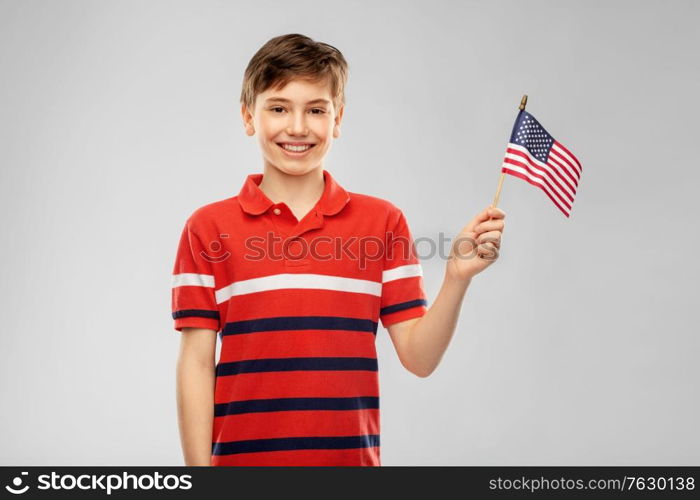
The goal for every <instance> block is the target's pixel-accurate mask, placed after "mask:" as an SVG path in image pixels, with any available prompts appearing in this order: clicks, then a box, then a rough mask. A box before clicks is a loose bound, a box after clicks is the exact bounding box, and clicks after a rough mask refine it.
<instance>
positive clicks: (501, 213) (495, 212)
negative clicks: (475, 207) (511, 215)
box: [488, 206, 506, 219]
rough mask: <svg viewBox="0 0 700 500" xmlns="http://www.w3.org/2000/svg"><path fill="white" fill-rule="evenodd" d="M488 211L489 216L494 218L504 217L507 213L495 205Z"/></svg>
mask: <svg viewBox="0 0 700 500" xmlns="http://www.w3.org/2000/svg"><path fill="white" fill-rule="evenodd" d="M488 213H489V217H491V218H492V219H503V218H505V216H506V213H505V212H504V211H503V210H501V209H500V208H497V207H494V206H489V211H488Z"/></svg>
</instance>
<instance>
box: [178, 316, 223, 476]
mask: <svg viewBox="0 0 700 500" xmlns="http://www.w3.org/2000/svg"><path fill="white" fill-rule="evenodd" d="M215 356H216V331H214V330H210V329H206V328H183V329H182V338H181V341H180V354H179V357H178V361H177V407H178V420H179V426H180V440H181V443H182V451H183V455H184V458H185V465H188V466H198V465H211V451H212V428H213V423H214V384H215V380H216V374H215V368H216V367H215Z"/></svg>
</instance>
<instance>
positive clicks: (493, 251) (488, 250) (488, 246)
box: [477, 243, 498, 260]
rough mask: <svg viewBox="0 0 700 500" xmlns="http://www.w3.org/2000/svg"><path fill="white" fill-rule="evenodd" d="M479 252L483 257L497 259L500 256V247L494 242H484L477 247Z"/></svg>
mask: <svg viewBox="0 0 700 500" xmlns="http://www.w3.org/2000/svg"><path fill="white" fill-rule="evenodd" d="M477 254H478V255H479V256H480V257H481V258H486V259H487V260H495V259H497V258H498V248H497V247H496V246H495V245H493V244H492V243H484V244H482V245H479V246H478V247H477Z"/></svg>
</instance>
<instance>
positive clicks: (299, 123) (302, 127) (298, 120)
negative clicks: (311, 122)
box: [287, 116, 309, 135]
mask: <svg viewBox="0 0 700 500" xmlns="http://www.w3.org/2000/svg"><path fill="white" fill-rule="evenodd" d="M287 133H288V134H289V135H307V134H308V133H309V129H308V128H307V127H306V123H305V122H304V117H303V116H295V117H292V118H291V123H290V124H289V126H288V127H287Z"/></svg>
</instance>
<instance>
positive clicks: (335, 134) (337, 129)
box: [333, 104, 345, 138]
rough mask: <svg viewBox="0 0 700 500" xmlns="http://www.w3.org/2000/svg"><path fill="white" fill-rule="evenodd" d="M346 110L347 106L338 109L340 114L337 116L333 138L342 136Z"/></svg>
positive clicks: (342, 105)
mask: <svg viewBox="0 0 700 500" xmlns="http://www.w3.org/2000/svg"><path fill="white" fill-rule="evenodd" d="M344 110H345V105H344V104H341V105H340V107H339V108H338V112H337V113H336V114H335V123H334V124H333V137H334V138H338V137H339V136H340V122H341V120H342V119H343V111H344Z"/></svg>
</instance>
